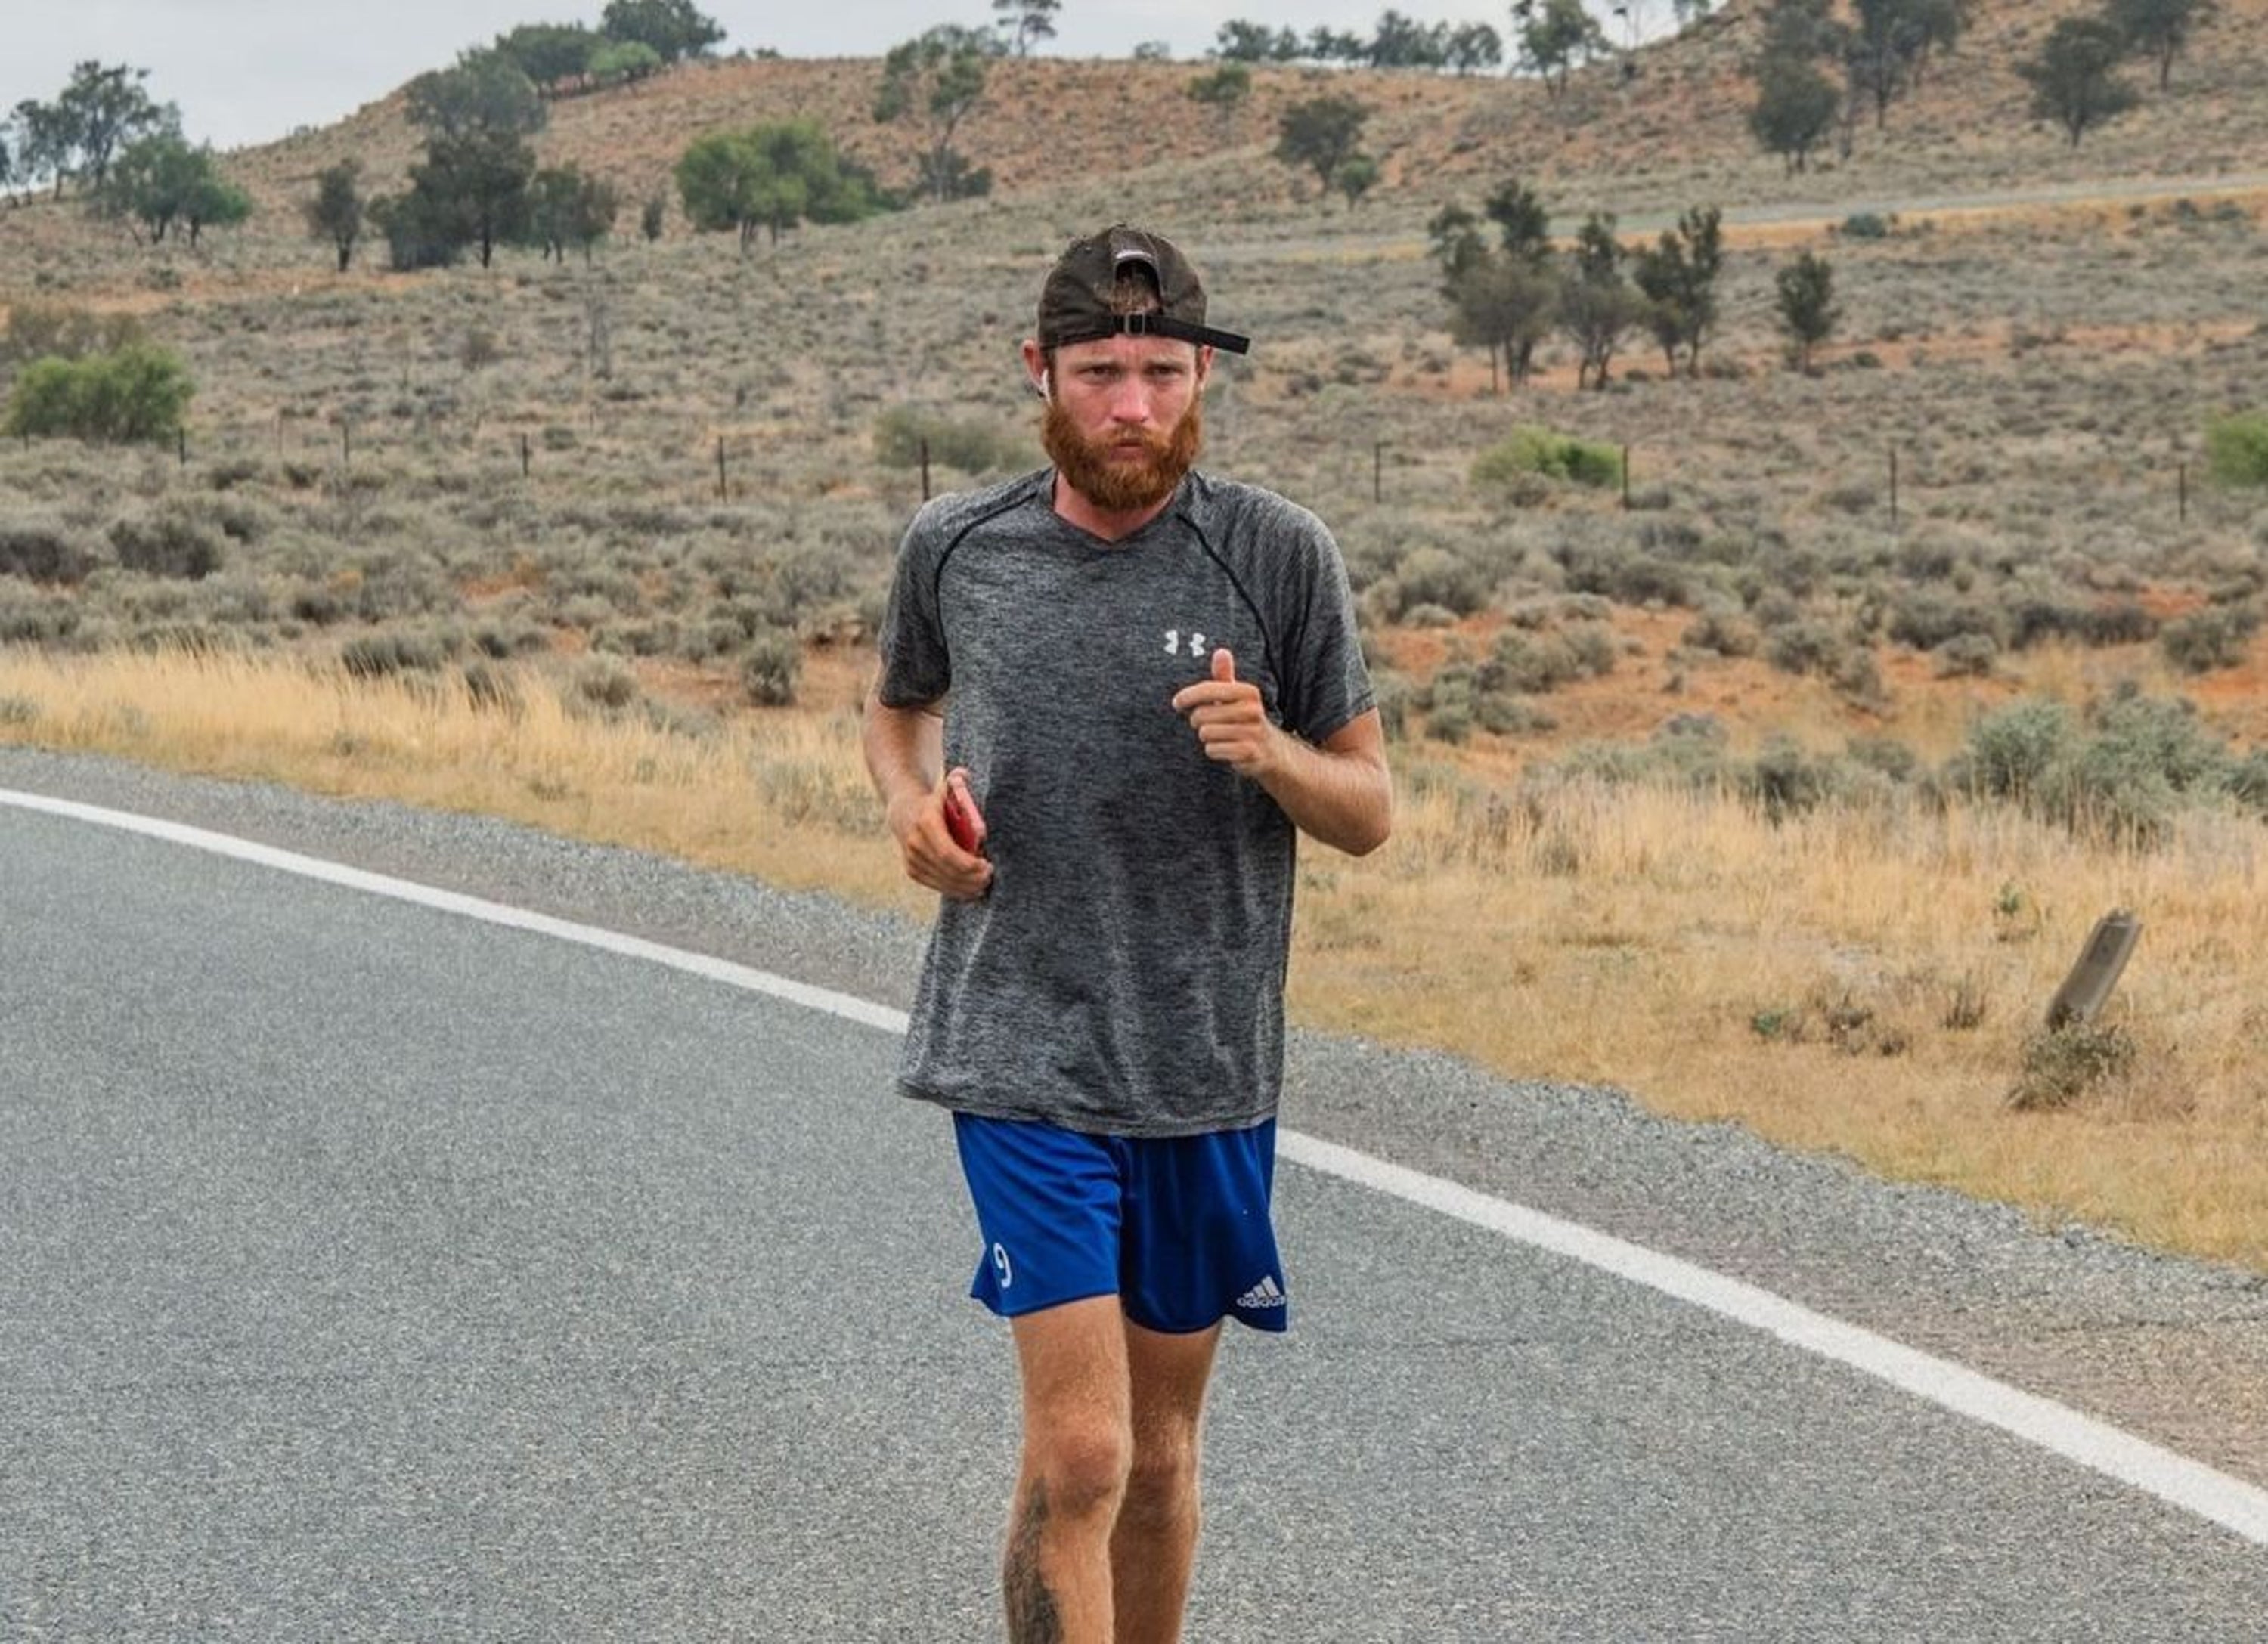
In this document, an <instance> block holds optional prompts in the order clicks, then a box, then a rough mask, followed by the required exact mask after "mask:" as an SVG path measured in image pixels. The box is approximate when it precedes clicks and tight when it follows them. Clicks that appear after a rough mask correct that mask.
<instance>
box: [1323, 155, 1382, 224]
mask: <svg viewBox="0 0 2268 1644" xmlns="http://www.w3.org/2000/svg"><path fill="white" fill-rule="evenodd" d="M1378 179H1379V169H1378V162H1377V161H1376V160H1374V159H1373V158H1371V157H1370V156H1369V155H1367V154H1365V153H1364V152H1363V151H1362V150H1360V149H1357V150H1355V151H1354V152H1353V153H1351V154H1350V155H1348V156H1347V157H1346V158H1344V159H1343V160H1341V161H1340V162H1339V163H1338V169H1337V170H1336V171H1334V172H1332V173H1331V187H1334V188H1336V189H1337V190H1338V191H1339V192H1340V193H1341V194H1344V195H1345V196H1346V202H1347V209H1348V210H1350V211H1351V210H1353V209H1355V207H1357V206H1359V205H1360V204H1361V203H1362V197H1363V195H1365V194H1368V193H1369V192H1370V191H1371V190H1372V189H1373V188H1375V187H1378Z"/></svg>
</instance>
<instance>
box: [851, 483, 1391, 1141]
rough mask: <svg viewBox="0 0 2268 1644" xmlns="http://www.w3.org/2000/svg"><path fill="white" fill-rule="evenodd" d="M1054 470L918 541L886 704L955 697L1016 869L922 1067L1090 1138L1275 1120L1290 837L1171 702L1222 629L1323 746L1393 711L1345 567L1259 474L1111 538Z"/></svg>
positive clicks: (932, 524)
mask: <svg viewBox="0 0 2268 1644" xmlns="http://www.w3.org/2000/svg"><path fill="white" fill-rule="evenodd" d="M1053 481H1054V474H1053V472H1052V471H1051V470H1042V471H1041V472H1040V473H1035V474H1028V475H1026V476H1025V477H1024V478H1022V479H1019V480H1013V481H1009V482H1008V483H1006V484H1005V485H998V486H994V487H991V488H988V489H985V490H983V491H977V492H972V493H964V494H961V495H953V496H946V497H940V498H939V499H937V500H936V501H934V502H932V503H928V504H926V505H925V506H924V508H923V509H922V510H921V512H920V513H919V514H918V515H917V516H916V517H915V519H914V522H913V525H912V526H911V527H910V528H909V530H908V531H907V532H906V539H905V542H904V545H903V547H902V548H901V549H900V550H899V555H898V566H897V576H896V582H895V585H894V587H893V589H892V591H891V595H890V602H889V610H888V613H887V616H886V617H885V619H884V620H883V625H882V635H881V657H882V677H881V684H880V698H881V701H883V702H884V703H885V704H887V706H889V707H892V708H912V707H917V706H920V705H924V704H928V703H933V702H936V701H939V699H943V701H944V706H945V757H946V765H947V766H948V767H950V766H954V765H965V766H967V767H968V771H969V779H970V781H969V785H970V787H971V789H972V790H973V791H974V792H975V794H976V802H977V804H978V806H979V807H980V808H981V809H982V810H983V813H984V820H985V824H986V826H987V828H988V830H989V837H988V840H987V843H986V852H987V854H988V855H990V858H991V861H992V864H993V880H992V888H991V891H990V893H989V894H988V895H987V896H985V897H984V899H983V900H981V901H976V902H960V901H954V900H950V899H948V900H946V901H945V902H944V903H943V904H942V906H941V907H940V909H939V915H938V921H937V924H936V927H935V928H934V931H933V932H932V936H931V938H930V945H929V952H928V957H927V958H926V959H925V960H924V964H923V967H922V975H921V982H920V986H919V989H918V991H917V994H916V995H915V999H914V1009H913V1023H912V1027H911V1029H910V1030H909V1032H908V1034H907V1036H906V1045H905V1053H904V1059H903V1061H902V1066H901V1069H900V1080H901V1083H902V1086H903V1088H904V1090H905V1091H906V1092H907V1094H909V1095H911V1096H915V1097H922V1098H924V1099H926V1100H929V1101H933V1102H938V1103H941V1104H943V1105H946V1106H947V1107H950V1108H954V1109H956V1110H958V1111H961V1112H969V1113H978V1114H985V1115H990V1116H993V1117H998V1118H1016V1119H1047V1120H1049V1121H1050V1122H1052V1123H1055V1124H1058V1125H1063V1126H1065V1127H1069V1128H1071V1129H1074V1130H1084V1131H1093V1132H1100V1133H1105V1134H1118V1135H1131V1136H1173V1135H1188V1134H1197V1133H1200V1132H1204V1131H1209V1130H1226V1129H1234V1128H1238V1127H1243V1126H1246V1125H1252V1124H1257V1123H1258V1122H1260V1121H1261V1120H1262V1119H1267V1118H1269V1117H1270V1115H1272V1114H1273V1113H1274V1112H1275V1111H1276V1103H1277V1097H1278V1092H1279V1091H1280V1090H1281V1088H1282V1083H1283V1062H1284V999H1283V994H1284V972H1285V961H1286V958H1287V956H1288V954H1289V950H1290V944H1291V929H1292V880H1293V865H1292V857H1293V840H1294V829H1293V828H1292V823H1291V820H1290V818H1287V817H1285V814H1284V812H1283V811H1282V809H1281V808H1280V807H1278V804H1276V802H1275V801H1274V800H1273V799H1271V798H1270V797H1269V796H1268V795H1267V793H1266V792H1265V791H1264V790H1263V789H1262V788H1261V787H1260V785H1259V784H1258V783H1256V782H1251V781H1249V780H1248V779H1247V778H1245V777H1241V776H1239V775H1238V774H1236V773H1234V772H1233V771H1232V770H1230V769H1229V768H1228V767H1226V766H1225V765H1221V764H1219V763H1216V762H1215V761H1213V760H1208V759H1207V758H1206V757H1205V756H1204V750H1203V748H1202V746H1201V745H1199V743H1198V741H1197V734H1196V732H1195V731H1193V730H1190V729H1189V723H1188V722H1187V721H1186V720H1185V719H1184V718H1183V717H1182V716H1181V715H1179V714H1177V713H1175V711H1174V708H1173V705H1172V704H1173V698H1174V694H1175V692H1177V691H1179V690H1180V689H1181V688H1182V686H1186V685H1189V684H1191V683H1193V682H1195V681H1197V680H1199V679H1206V678H1209V677H1210V676H1211V662H1212V653H1213V650H1215V649H1216V648H1217V647H1220V646H1226V647H1227V648H1228V649H1229V650H1231V651H1233V652H1234V653H1235V657H1236V672H1237V677H1238V678H1240V679H1246V680H1250V681H1253V682H1255V683H1256V684H1258V686H1260V690H1261V696H1262V700H1263V702H1264V704H1265V706H1266V708H1267V711H1268V715H1269V717H1270V719H1271V720H1273V721H1274V722H1275V723H1278V724H1279V725H1282V726H1283V727H1285V729H1286V730H1292V731H1294V732H1296V733H1297V734H1298V735H1300V737H1302V738H1305V739H1306V740H1307V741H1309V742H1311V743H1320V742H1322V740H1323V739H1324V738H1328V737H1329V736H1330V735H1331V734H1332V733H1333V732H1335V731H1337V730H1339V729H1340V728H1341V727H1342V726H1344V725H1345V724H1346V723H1347V722H1348V721H1350V720H1351V719H1353V718H1354V717H1356V716H1358V715H1359V714H1361V713H1362V712H1364V711H1365V710H1366V709H1367V708H1370V706H1371V705H1372V697H1371V687H1370V679H1369V675H1368V673H1367V672H1366V669H1365V668H1364V665H1363V660H1362V650H1361V647H1360V645H1359V642H1358V640H1357V638H1356V634H1355V622H1354V609H1353V601H1352V599H1351V597H1350V594H1349V591H1348V587H1347V577H1346V569H1345V566H1344V563H1343V562H1342V561H1341V560H1340V558H1339V552H1338V547H1337V544H1335V543H1334V542H1333V541H1332V540H1331V538H1330V533H1329V532H1328V531H1326V530H1325V529H1324V528H1323V525H1322V522H1321V521H1320V520H1318V519H1316V517H1314V515H1313V514H1310V513H1309V512H1307V510H1305V509H1302V508H1299V507H1296V506H1294V505H1293V504H1292V503H1288V502H1286V501H1285V500H1284V499H1283V498H1282V497H1280V496H1278V495H1274V494H1273V493H1271V492H1269V491H1263V490H1261V489H1259V488H1257V487H1254V486H1248V485H1238V484H1234V483H1231V482H1228V481H1221V480H1217V479H1212V478H1210V477H1208V476H1206V475H1204V474H1202V473H1191V474H1190V475H1189V477H1188V478H1187V479H1185V480H1184V481H1182V486H1181V489H1180V490H1179V492H1178V493H1176V495H1175V498H1174V500H1173V501H1172V503H1169V504H1168V505H1167V508H1166V510H1165V511H1164V512H1162V513H1160V515H1159V516H1158V517H1156V518H1155V519H1153V520H1152V521H1151V522H1150V523H1149V524H1148V525H1145V526H1143V528H1142V529H1141V530H1139V531H1138V532H1135V533H1134V534H1133V535H1132V536H1130V537H1127V538H1124V539H1122V540H1120V541H1117V542H1115V543H1114V542H1104V541H1102V540H1101V539H1099V538H1096V537H1094V536H1091V535H1089V534H1088V533H1087V532H1084V531H1081V530H1079V528H1078V527H1077V526H1075V525H1071V523H1069V522H1068V521H1066V520H1064V519H1063V518H1062V517H1059V516H1058V515H1057V513H1056V512H1055V510H1054V508H1053V506H1052V503H1051V498H1052V496H1053Z"/></svg>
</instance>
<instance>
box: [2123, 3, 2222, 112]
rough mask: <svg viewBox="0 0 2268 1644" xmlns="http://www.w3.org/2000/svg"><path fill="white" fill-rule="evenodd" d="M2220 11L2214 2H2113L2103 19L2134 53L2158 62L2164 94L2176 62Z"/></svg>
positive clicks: (2159, 77)
mask: <svg viewBox="0 0 2268 1644" xmlns="http://www.w3.org/2000/svg"><path fill="white" fill-rule="evenodd" d="M2217 9H2218V8H2217V7H2216V6H2215V5H2214V4H2213V0H2110V4H2109V6H2108V7H2107V8H2106V9H2105V11H2104V12H2103V16H2104V18H2105V20H2107V21H2108V22H2109V23H2110V26H2112V27H2113V28H2116V29H2117V31H2118V33H2120V34H2121V35H2122V36H2124V39H2125V41H2126V45H2127V48H2129V49H2130V50H2132V51H2137V52H2139V53H2141V54H2142V55H2145V56H2147V57H2150V58H2153V59H2154V60H2155V61H2156V62H2157V65H2158V89H2159V90H2160V91H2161V92H2162V91H2164V90H2165V89H2166V88H2167V86H2168V85H2169V84H2170V83H2171V81H2172V79H2173V75H2174V59H2175V58H2176V57H2177V56H2179V55H2181V52H2182V48H2183V47H2184V46H2187V45H2188V44H2189V42H2190V36H2191V34H2192V33H2195V32H2196V29H2197V26H2198V24H2200V23H2203V22H2205V20H2206V19H2207V18H2210V17H2212V16H2213V13H2214V11H2216V10H2217Z"/></svg>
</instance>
